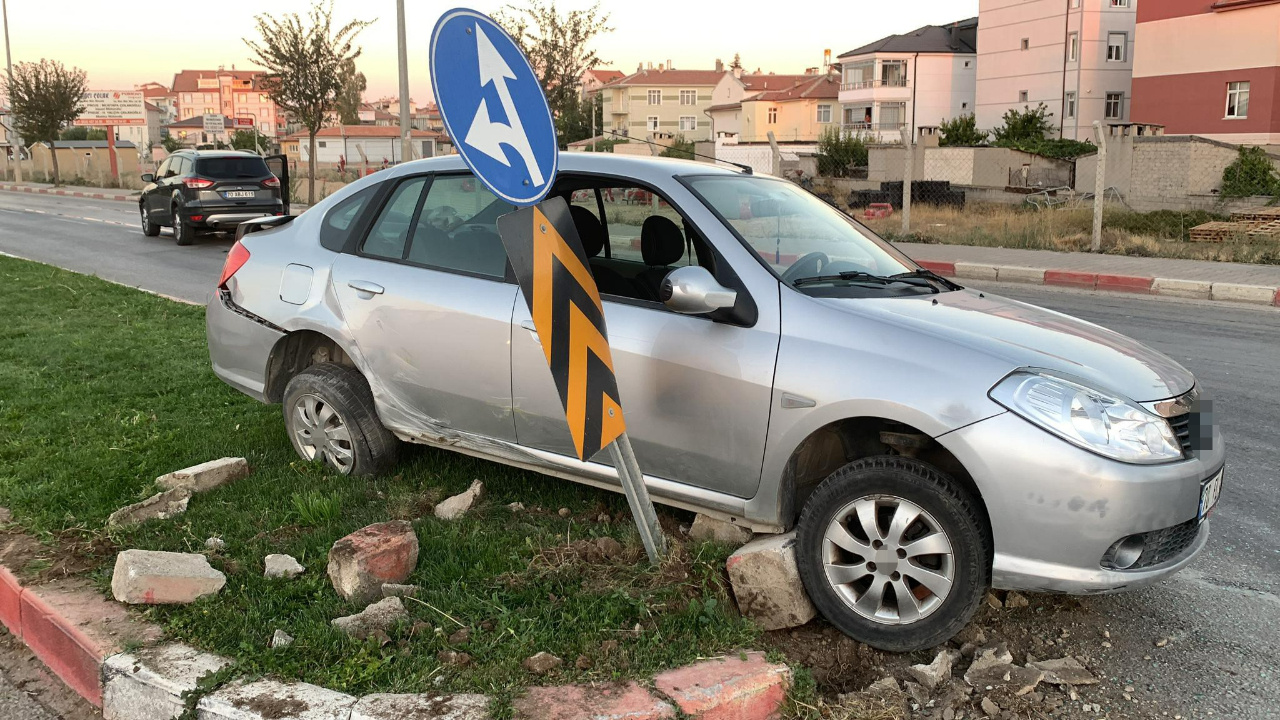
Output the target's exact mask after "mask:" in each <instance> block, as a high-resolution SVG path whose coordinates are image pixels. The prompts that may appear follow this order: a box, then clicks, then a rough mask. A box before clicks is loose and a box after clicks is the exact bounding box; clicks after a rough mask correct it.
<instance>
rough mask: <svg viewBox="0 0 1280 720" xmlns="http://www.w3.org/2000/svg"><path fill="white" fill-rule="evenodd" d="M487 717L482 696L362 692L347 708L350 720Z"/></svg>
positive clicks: (466, 719)
mask: <svg viewBox="0 0 1280 720" xmlns="http://www.w3.org/2000/svg"><path fill="white" fill-rule="evenodd" d="M408 718H415V719H416V718H420V719H421V720H488V718H489V698H488V697H486V696H484V695H473V694H458V695H365V696H364V697H362V698H360V702H358V703H356V705H355V707H354V708H352V709H351V720H408Z"/></svg>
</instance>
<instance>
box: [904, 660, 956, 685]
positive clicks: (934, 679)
mask: <svg viewBox="0 0 1280 720" xmlns="http://www.w3.org/2000/svg"><path fill="white" fill-rule="evenodd" d="M907 674H908V675H910V676H911V677H912V679H914V680H915V681H916V682H918V683H920V684H921V685H923V686H924V687H925V688H927V689H928V690H929V691H930V692H932V691H933V689H934V688H936V687H938V685H939V683H942V682H944V681H946V680H950V679H951V653H949V652H947V651H946V650H942V651H941V652H939V653H938V654H937V656H935V657H934V658H933V662H931V663H929V664H928V665H912V666H911V667H909V668H907Z"/></svg>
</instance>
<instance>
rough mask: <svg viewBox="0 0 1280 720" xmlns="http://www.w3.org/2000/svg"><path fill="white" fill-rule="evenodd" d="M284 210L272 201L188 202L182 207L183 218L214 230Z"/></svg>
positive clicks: (270, 215) (232, 226) (198, 225)
mask: <svg viewBox="0 0 1280 720" xmlns="http://www.w3.org/2000/svg"><path fill="white" fill-rule="evenodd" d="M283 212H284V206H283V205H282V204H281V203H280V202H279V201H276V202H274V203H256V204H253V205H209V204H188V205H186V206H185V207H184V208H183V215H185V218H184V219H185V220H186V221H187V222H188V223H190V224H192V225H194V226H196V227H207V228H212V229H215V230H220V229H228V230H229V229H231V228H234V227H235V226H237V225H239V224H240V223H243V222H248V221H249V220H257V219H258V218H264V217H273V216H276V215H280V214H282V213H283ZM197 217H198V218H200V219H199V220H196V219H195V218H197Z"/></svg>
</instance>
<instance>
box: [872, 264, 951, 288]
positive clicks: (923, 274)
mask: <svg viewBox="0 0 1280 720" xmlns="http://www.w3.org/2000/svg"><path fill="white" fill-rule="evenodd" d="M889 277H891V278H893V279H895V280H897V279H901V278H924V279H926V280H936V281H938V282H940V283H942V284H943V285H944V286H946V287H947V288H949V289H951V290H963V289H964V286H963V285H957V284H956V283H955V282H954V281H952V280H950V279H948V278H945V277H943V276H941V275H939V274H938V273H936V272H934V271H932V270H927V269H925V268H916V269H915V270H912V271H910V272H904V273H898V274H897V275H890V276H889Z"/></svg>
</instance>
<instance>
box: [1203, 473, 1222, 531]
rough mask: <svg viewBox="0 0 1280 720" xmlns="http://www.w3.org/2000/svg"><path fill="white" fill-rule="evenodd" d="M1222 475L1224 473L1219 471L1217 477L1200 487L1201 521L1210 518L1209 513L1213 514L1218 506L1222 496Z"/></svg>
mask: <svg viewBox="0 0 1280 720" xmlns="http://www.w3.org/2000/svg"><path fill="white" fill-rule="evenodd" d="M1222 473H1223V471H1221V470H1219V471H1218V474H1217V475H1214V476H1213V477H1212V478H1209V480H1207V481H1206V482H1205V483H1204V484H1203V485H1201V486H1200V519H1201V520H1204V519H1205V518H1207V517H1209V513H1211V512H1213V508H1214V506H1216V505H1217V504H1218V498H1219V497H1220V496H1221V495H1222Z"/></svg>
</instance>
